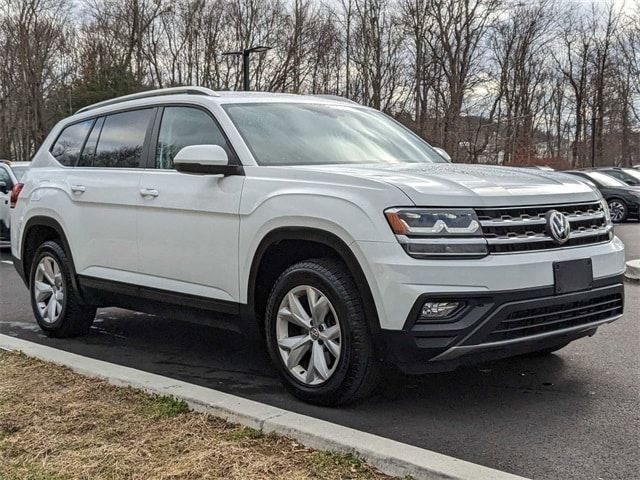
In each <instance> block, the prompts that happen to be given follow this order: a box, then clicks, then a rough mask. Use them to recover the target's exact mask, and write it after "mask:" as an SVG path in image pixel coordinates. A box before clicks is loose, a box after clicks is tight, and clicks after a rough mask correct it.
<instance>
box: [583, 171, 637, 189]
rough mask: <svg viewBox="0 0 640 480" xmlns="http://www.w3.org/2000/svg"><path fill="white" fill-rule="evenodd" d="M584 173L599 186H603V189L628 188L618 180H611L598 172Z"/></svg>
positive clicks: (611, 178)
mask: <svg viewBox="0 0 640 480" xmlns="http://www.w3.org/2000/svg"><path fill="white" fill-rule="evenodd" d="M585 173H586V174H587V175H589V177H591V178H592V179H593V180H595V181H596V183H599V184H600V185H603V186H605V187H628V185H627V184H626V183H624V182H623V181H621V180H618V179H617V178H613V177H611V176H609V175H606V174H604V173H600V172H585Z"/></svg>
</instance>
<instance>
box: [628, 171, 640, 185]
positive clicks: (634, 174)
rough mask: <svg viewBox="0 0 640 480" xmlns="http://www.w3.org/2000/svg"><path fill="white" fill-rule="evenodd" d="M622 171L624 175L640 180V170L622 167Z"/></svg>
mask: <svg viewBox="0 0 640 480" xmlns="http://www.w3.org/2000/svg"><path fill="white" fill-rule="evenodd" d="M624 173H625V175H627V176H629V177H632V178H635V179H636V180H637V181H639V182H640V171H638V170H631V169H630V168H625V169H624Z"/></svg>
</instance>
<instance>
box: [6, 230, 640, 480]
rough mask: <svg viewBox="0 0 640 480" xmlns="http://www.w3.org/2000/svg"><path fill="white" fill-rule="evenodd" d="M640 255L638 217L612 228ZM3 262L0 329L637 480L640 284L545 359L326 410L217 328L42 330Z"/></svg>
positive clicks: (383, 426) (327, 415)
mask: <svg viewBox="0 0 640 480" xmlns="http://www.w3.org/2000/svg"><path fill="white" fill-rule="evenodd" d="M616 232H617V234H618V235H619V236H620V237H621V238H622V239H623V240H624V241H625V244H626V245H627V257H628V259H631V258H639V257H640V223H636V222H632V223H628V224H625V225H622V226H619V227H617V229H616ZM8 253H9V252H8V251H6V250H5V251H3V252H2V260H3V263H1V264H0V333H4V334H8V335H12V336H16V337H20V338H23V339H25V340H31V341H34V342H37V343H42V344H46V345H49V346H53V347H56V348H60V349H63V350H67V351H70V352H74V353H78V354H81V355H85V356H88V357H93V358H98V359H101V360H106V361H110V362H114V363H118V364H121V365H126V366H130V367H134V368H138V369H142V370H147V371H149V372H153V373H157V374H161V375H166V376H169V377H172V378H176V379H180V380H184V381H187V382H191V383H195V384H198V385H202V386H206V387H211V388H215V389H218V390H222V391H225V392H229V393H233V394H236V395H240V396H244V397H247V398H251V399H254V400H258V401H262V402H265V403H269V404H272V405H275V406H279V407H283V408H287V409H289V410H293V411H296V412H300V413H304V414H308V415H313V416H317V417H319V418H322V419H325V420H329V421H332V422H335V423H339V424H343V425H346V426H349V427H353V428H357V429H360V430H365V431H368V432H371V433H374V434H378V435H382V436H385V437H389V438H392V439H394V440H398V441H402V442H406V443H409V444H413V445H416V446H419V447H423V448H427V449H430V450H434V451H437V452H440V453H444V454H447V455H451V456H454V457H458V458H462V459H464V460H468V461H471V462H475V463H479V464H482V465H486V466H489V467H493V468H497V469H500V470H504V471H507V472H511V473H515V474H519V475H522V476H525V477H531V478H535V479H554V480H555V479H634V478H640V349H639V345H640V285H639V284H630V283H627V285H626V294H627V306H626V314H625V316H624V317H623V318H622V319H620V320H619V321H617V322H615V323H614V324H612V325H608V326H605V327H602V328H601V329H600V331H599V332H598V333H597V334H596V335H595V336H594V337H593V338H590V339H583V340H579V341H577V342H575V343H573V344H572V345H570V346H568V347H567V348H565V349H563V350H562V351H560V352H559V353H558V354H556V355H552V356H549V357H546V358H534V359H531V358H528V359H526V358H516V359H511V360H504V361H499V362H493V363H488V364H484V365H480V366H477V367H473V368H464V369H459V370H457V371H455V372H451V373H444V374H437V375H431V376H425V377H405V376H399V375H394V376H390V377H389V378H388V379H387V380H386V381H385V382H384V384H383V386H382V387H381V389H380V390H379V392H378V393H377V394H376V395H375V396H374V397H373V398H371V399H369V400H368V401H366V402H365V403H362V404H358V405H354V406H350V407H349V408H342V409H327V408H321V407H314V406H310V405H306V404H303V403H301V402H298V401H296V400H294V399H293V398H292V397H291V396H290V395H288V394H287V393H286V392H285V390H284V388H283V387H282V386H281V385H280V383H279V381H278V379H277V378H276V376H275V373H274V371H273V370H272V368H271V367H270V365H269V362H268V359H267V357H266V355H265V354H263V353H262V352H259V351H256V349H255V348H253V346H251V345H246V344H244V342H243V337H242V336H240V335H238V334H235V333H231V332H226V331H222V330H216V329H212V328H207V327H203V326H199V325H191V324H187V323H182V322H178V321H175V320H172V319H170V318H161V317H154V316H150V315H144V314H137V313H132V312H127V311H124V310H118V309H105V310H101V311H100V312H99V314H98V318H97V320H96V323H95V325H94V328H93V330H92V333H91V335H89V336H88V337H85V338H81V339H74V340H55V339H49V338H47V337H46V336H44V335H43V334H42V333H40V330H39V329H38V327H37V325H36V323H35V321H34V320H33V316H32V313H31V308H30V305H29V300H28V292H27V290H26V289H25V287H24V285H23V284H22V282H21V280H20V279H19V278H18V275H17V274H16V273H15V271H14V270H13V267H12V266H11V265H9V263H8V260H9V256H8Z"/></svg>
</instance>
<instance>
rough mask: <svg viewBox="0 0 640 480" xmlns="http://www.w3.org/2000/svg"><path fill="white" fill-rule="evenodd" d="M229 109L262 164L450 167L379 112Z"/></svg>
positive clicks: (263, 106) (258, 106)
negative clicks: (424, 165) (443, 165)
mask: <svg viewBox="0 0 640 480" xmlns="http://www.w3.org/2000/svg"><path fill="white" fill-rule="evenodd" d="M224 109H225V111H226V112H227V114H228V115H229V117H230V118H231V120H232V121H233V123H234V124H235V126H236V128H237V129H238V131H239V132H240V134H241V135H242V138H243V139H244V141H245V142H246V144H247V146H248V147H249V149H250V150H251V153H253V156H254V158H255V159H256V161H257V162H258V165H326V164H354V163H382V164H398V163H446V160H445V159H444V158H443V157H441V156H440V155H439V154H438V153H437V152H436V151H435V150H434V149H433V148H431V147H430V146H429V145H428V144H427V143H426V142H425V141H423V140H422V139H421V138H419V137H418V136H417V135H415V134H414V133H412V132H411V131H410V130H408V129H407V128H405V127H403V126H402V125H400V124H399V123H397V122H396V121H395V120H392V119H391V118H389V117H388V116H386V115H384V114H382V113H380V112H377V111H374V110H368V109H364V108H359V107H351V106H345V105H318V104H304V103H250V104H249V103H242V104H228V105H224Z"/></svg>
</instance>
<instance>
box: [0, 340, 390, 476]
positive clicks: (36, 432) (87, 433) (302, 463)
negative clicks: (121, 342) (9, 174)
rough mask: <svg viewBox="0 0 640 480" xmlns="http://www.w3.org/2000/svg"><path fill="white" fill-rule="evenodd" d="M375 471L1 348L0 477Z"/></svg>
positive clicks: (361, 473)
mask: <svg viewBox="0 0 640 480" xmlns="http://www.w3.org/2000/svg"><path fill="white" fill-rule="evenodd" d="M160 478H162V479H207V478H225V479H227V478H229V479H234V478H237V479H266V478H269V479H271V478H283V479H287V480H295V479H303V478H321V479H381V478H388V477H386V476H384V475H382V474H380V473H378V472H376V471H375V470H374V469H372V468H370V467H369V466H368V465H366V464H364V463H363V462H362V461H360V460H359V459H357V458H354V457H352V456H349V455H341V454H335V453H330V452H321V451H314V450H311V449H308V448H306V447H303V446H302V445H299V444H297V443H296V442H295V441H293V440H290V439H287V438H283V437H277V436H272V435H267V436H265V435H262V434H261V433H260V432H258V431H256V430H252V429H248V428H244V427H240V426H237V425H233V424H230V423H227V422H225V421H223V420H221V419H219V418H215V417H212V416H210V415H205V414H200V413H195V412H191V411H189V409H188V407H187V405H186V404H185V403H184V402H182V401H179V400H176V399H174V398H170V397H160V396H152V395H147V394H145V393H143V392H140V391H137V390H133V389H130V388H121V387H115V386H112V385H109V384H107V383H106V382H104V381H100V380H95V379H89V378H85V377H82V376H80V375H77V374H75V373H73V372H71V371H70V370H68V369H66V368H63V367H59V366H55V365H52V364H47V363H44V362H40V361H37V360H33V359H30V358H27V357H26V356H24V355H21V354H17V353H9V352H4V351H1V350H0V480H14V479H16V480H17V479H30V480H54V479H55V480H59V479H110V480H115V479H145V480H147V479H160Z"/></svg>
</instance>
